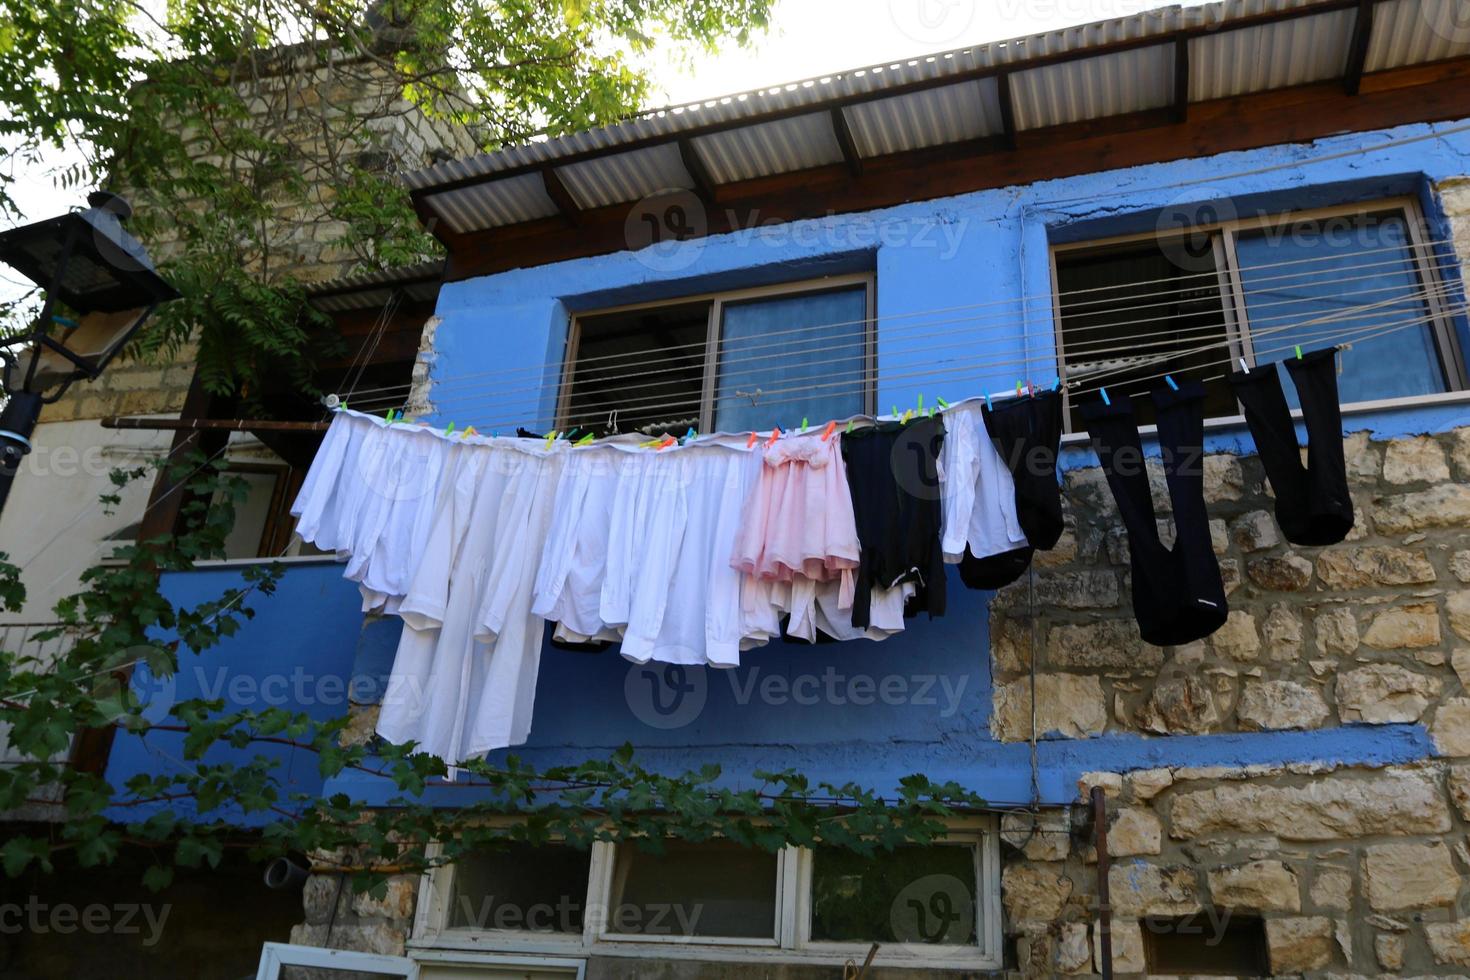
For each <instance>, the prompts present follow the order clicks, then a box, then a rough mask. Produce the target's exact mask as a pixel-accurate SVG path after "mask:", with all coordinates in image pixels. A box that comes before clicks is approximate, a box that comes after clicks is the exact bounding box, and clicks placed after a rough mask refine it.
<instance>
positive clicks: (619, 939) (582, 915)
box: [413, 818, 1001, 969]
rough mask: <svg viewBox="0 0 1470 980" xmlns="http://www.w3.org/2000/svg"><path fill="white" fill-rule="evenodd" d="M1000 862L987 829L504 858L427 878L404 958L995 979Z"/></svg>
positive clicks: (521, 849) (514, 850)
mask: <svg viewBox="0 0 1470 980" xmlns="http://www.w3.org/2000/svg"><path fill="white" fill-rule="evenodd" d="M998 861H999V857H998V853H997V849H996V842H995V836H994V825H993V821H991V820H990V819H988V818H986V819H979V820H975V821H967V822H965V823H963V824H957V825H956V826H955V827H954V828H953V830H952V832H951V834H950V835H949V836H948V837H947V838H946V839H945V840H944V841H943V842H939V843H934V844H931V845H925V846H918V845H911V846H902V847H898V848H895V849H893V850H891V851H884V850H878V851H875V852H874V853H873V854H870V855H863V854H858V853H855V852H853V851H849V850H846V849H842V848H835V847H832V848H829V847H817V848H813V849H808V848H796V847H787V848H783V849H782V850H780V851H778V852H776V853H770V852H766V851H761V850H758V849H751V848H746V847H742V846H739V845H736V844H734V843H730V842H727V841H723V840H714V841H706V842H698V843H695V842H687V841H669V842H666V843H665V844H664V845H663V846H662V847H660V848H648V847H640V846H639V845H637V844H633V843H623V844H608V843H596V844H594V845H592V847H591V849H590V851H577V850H576V849H574V848H571V847H568V846H564V845H559V844H547V845H541V846H537V847H531V846H529V845H509V846H502V847H497V848H495V849H494V850H491V851H487V852H484V853H482V854H478V855H474V856H470V857H466V858H462V859H460V860H459V861H458V862H457V863H456V864H455V865H452V866H446V867H444V868H440V869H438V870H436V871H434V872H433V873H431V874H430V875H429V876H428V877H427V880H426V884H425V887H424V888H423V889H422V890H421V892H420V899H419V901H420V910H419V919H418V923H417V925H416V927H415V939H414V942H413V945H415V946H417V947H420V948H448V949H453V948H462V949H468V948H481V949H482V948H486V944H487V942H488V943H491V944H493V947H494V948H495V949H497V950H510V951H515V950H522V951H525V952H541V953H553V952H558V951H560V952H564V953H569V954H570V953H571V952H572V951H574V950H575V951H579V952H578V953H577V955H586V953H587V952H588V951H589V950H595V952H596V953H598V954H599V955H612V956H623V955H626V956H642V957H649V958H656V959H657V958H670V959H696V960H697V959H701V958H706V959H718V960H725V961H728V960H731V959H746V958H748V959H751V960H752V961H756V960H758V961H762V962H770V961H778V962H779V961H788V962H820V963H827V964H836V965H840V964H841V963H844V962H846V961H847V960H849V959H855V960H856V961H858V962H861V961H862V960H863V959H864V958H865V957H866V956H867V954H868V951H869V948H870V947H871V946H872V944H874V943H878V944H879V952H878V955H877V958H876V960H875V963H876V964H878V965H887V966H909V967H934V968H939V969H994V968H997V967H998V966H999V965H1000V961H1001V958H1000V935H1001V921H1000V918H1001V917H1000V903H999V888H1000V883H999V864H998Z"/></svg>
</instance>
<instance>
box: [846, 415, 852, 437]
mask: <svg viewBox="0 0 1470 980" xmlns="http://www.w3.org/2000/svg"><path fill="white" fill-rule="evenodd" d="M846 434H847V435H852V419H848V420H847V433H846Z"/></svg>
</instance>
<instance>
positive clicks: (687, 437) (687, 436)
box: [684, 425, 698, 442]
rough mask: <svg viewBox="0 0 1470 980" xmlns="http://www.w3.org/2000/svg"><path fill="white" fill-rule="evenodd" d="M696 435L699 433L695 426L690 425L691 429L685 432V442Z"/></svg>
mask: <svg viewBox="0 0 1470 980" xmlns="http://www.w3.org/2000/svg"><path fill="white" fill-rule="evenodd" d="M696 435H698V433H697V432H695V431H694V426H692V425H691V426H690V427H689V431H688V432H686V433H684V441H685V442H688V441H689V440H690V439H693V438H694V437H695V436H696Z"/></svg>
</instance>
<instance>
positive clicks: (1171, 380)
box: [1164, 374, 1179, 391]
mask: <svg viewBox="0 0 1470 980" xmlns="http://www.w3.org/2000/svg"><path fill="white" fill-rule="evenodd" d="M1164 380H1165V381H1167V382H1168V383H1169V387H1170V388H1172V389H1173V390H1174V391H1178V390H1179V385H1177V384H1175V383H1174V375H1172V374H1166V375H1164Z"/></svg>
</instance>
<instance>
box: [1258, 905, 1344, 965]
mask: <svg viewBox="0 0 1470 980" xmlns="http://www.w3.org/2000/svg"><path fill="white" fill-rule="evenodd" d="M1332 946H1333V930H1332V920H1331V919H1328V918H1326V917H1324V916H1318V915H1312V916H1296V917H1293V918H1287V919H1267V920H1266V947H1267V950H1268V951H1269V953H1270V956H1271V972H1272V973H1275V974H1282V973H1305V972H1306V971H1308V970H1320V969H1322V967H1324V966H1326V965H1327V964H1328V963H1331V962H1332Z"/></svg>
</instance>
